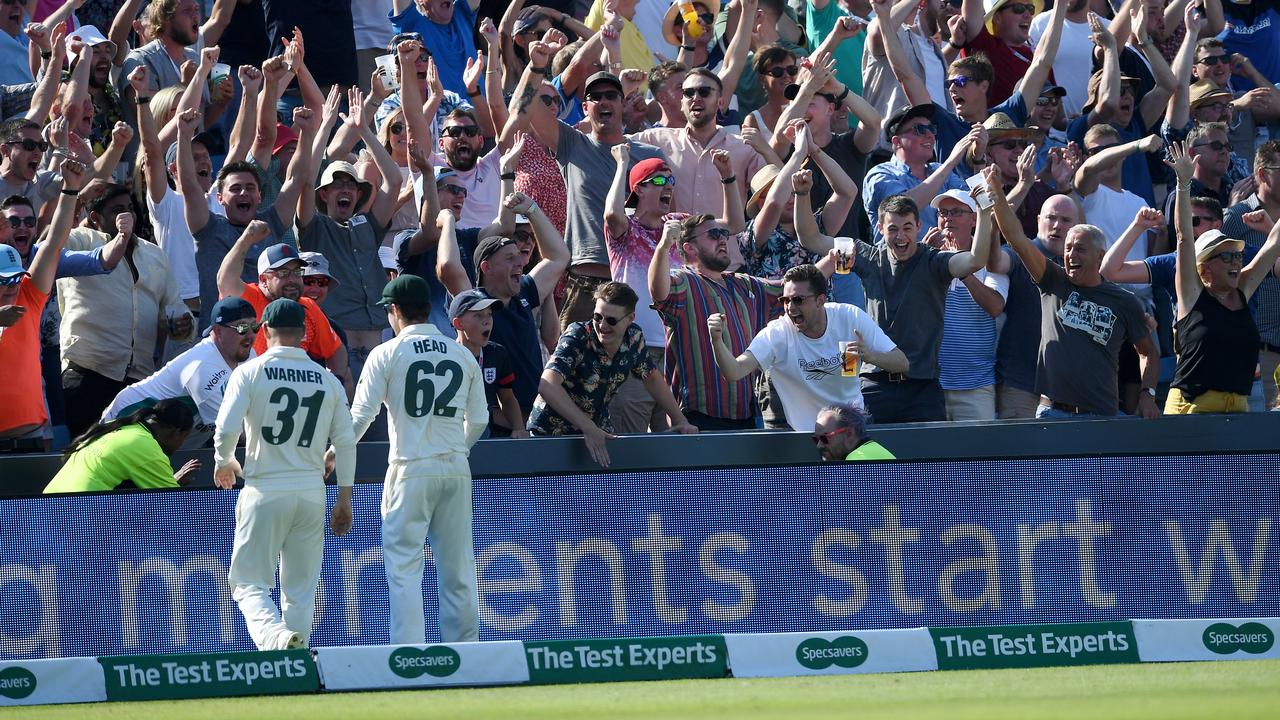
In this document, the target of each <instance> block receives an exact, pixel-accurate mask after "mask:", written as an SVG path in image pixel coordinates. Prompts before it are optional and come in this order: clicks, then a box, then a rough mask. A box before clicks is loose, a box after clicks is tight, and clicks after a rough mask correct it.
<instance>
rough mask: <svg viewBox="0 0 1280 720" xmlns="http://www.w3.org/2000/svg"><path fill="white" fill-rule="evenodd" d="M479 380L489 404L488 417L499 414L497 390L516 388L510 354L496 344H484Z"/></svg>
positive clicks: (481, 353) (481, 352) (514, 372)
mask: <svg viewBox="0 0 1280 720" xmlns="http://www.w3.org/2000/svg"><path fill="white" fill-rule="evenodd" d="M477 359H478V360H479V361H480V370H481V373H480V379H482V380H484V399H485V401H486V402H487V403H488V404H489V417H490V419H491V421H492V418H493V417H494V416H496V415H498V414H499V410H498V390H511V389H514V388H515V386H516V370H515V367H513V366H512V365H511V353H509V352H507V349H506V348H504V347H502V346H501V345H499V344H498V343H496V342H489V343H485V346H484V348H482V349H481V350H480V357H479V358H477Z"/></svg>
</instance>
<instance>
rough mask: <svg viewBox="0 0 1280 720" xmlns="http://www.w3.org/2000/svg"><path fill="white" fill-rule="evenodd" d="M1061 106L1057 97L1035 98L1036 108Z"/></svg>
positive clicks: (1043, 96) (1042, 96)
mask: <svg viewBox="0 0 1280 720" xmlns="http://www.w3.org/2000/svg"><path fill="white" fill-rule="evenodd" d="M1061 104H1062V98H1059V97H1058V96H1057V95H1041V96H1040V97H1038V98H1036V105H1037V106H1038V107H1049V106H1050V105H1052V106H1054V107H1057V106H1059V105H1061Z"/></svg>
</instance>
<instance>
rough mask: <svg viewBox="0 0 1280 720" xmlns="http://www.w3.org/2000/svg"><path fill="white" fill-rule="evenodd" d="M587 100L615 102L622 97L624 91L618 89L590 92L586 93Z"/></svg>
mask: <svg viewBox="0 0 1280 720" xmlns="http://www.w3.org/2000/svg"><path fill="white" fill-rule="evenodd" d="M586 98H587V102H613V101H615V100H621V99H622V93H620V92H618V91H617V90H605V91H603V92H589V93H587V94H586Z"/></svg>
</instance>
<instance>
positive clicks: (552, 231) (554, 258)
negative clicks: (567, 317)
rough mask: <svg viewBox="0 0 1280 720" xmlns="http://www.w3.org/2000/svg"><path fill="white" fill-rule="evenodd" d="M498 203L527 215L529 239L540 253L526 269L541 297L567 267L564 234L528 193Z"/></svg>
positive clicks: (508, 197)
mask: <svg viewBox="0 0 1280 720" xmlns="http://www.w3.org/2000/svg"><path fill="white" fill-rule="evenodd" d="M502 202H503V204H505V205H506V206H507V208H508V209H510V210H511V211H513V212H516V213H519V214H521V215H524V216H525V217H527V218H529V225H530V227H531V228H532V230H533V240H534V242H536V243H537V244H538V254H539V255H541V256H542V259H541V260H539V261H538V264H537V265H535V266H533V269H532V270H530V271H529V277H531V278H533V282H534V284H535V285H537V286H538V297H539V298H545V297H547V294H548V293H550V292H551V289H552V288H554V287H555V285H556V283H557V282H559V281H560V276H561V275H564V271H565V270H566V269H567V268H568V267H569V246H568V245H565V243H564V236H563V235H561V234H560V231H559V230H557V229H556V226H555V225H554V224H552V222H551V220H550V219H549V218H548V217H547V214H546V213H544V212H542V208H540V207H538V204H537V203H535V202H534V201H533V199H532V198H530V197H529V196H528V195H525V194H524V193H512V194H511V195H508V196H507V197H506V198H505V199H503V201H502ZM477 271H478V268H477Z"/></svg>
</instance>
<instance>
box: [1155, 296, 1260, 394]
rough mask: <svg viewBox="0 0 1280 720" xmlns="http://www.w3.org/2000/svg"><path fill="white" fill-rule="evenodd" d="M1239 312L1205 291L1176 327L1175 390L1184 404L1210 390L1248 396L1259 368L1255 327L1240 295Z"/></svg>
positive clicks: (1258, 341) (1247, 307)
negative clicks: (1184, 400)
mask: <svg viewBox="0 0 1280 720" xmlns="http://www.w3.org/2000/svg"><path fill="white" fill-rule="evenodd" d="M1236 293H1237V294H1238V295H1239V297H1240V305H1241V307H1240V309H1239V310H1228V309H1227V308H1226V307H1225V306H1223V304H1222V303H1220V302H1218V300H1217V298H1215V297H1213V295H1211V294H1210V293H1209V291H1208V290H1207V289H1206V290H1204V291H1202V292H1201V293H1200V298H1199V299H1197V300H1196V304H1195V305H1194V306H1193V307H1192V308H1191V312H1189V313H1187V315H1186V317H1184V318H1181V319H1179V320H1178V321H1177V323H1176V324H1175V325H1174V329H1175V330H1176V332H1177V343H1176V349H1177V351H1178V365H1177V368H1176V369H1175V370H1174V372H1173V383H1172V385H1173V387H1176V388H1178V389H1179V390H1181V391H1182V392H1183V395H1185V396H1187V399H1188V401H1189V400H1190V399H1191V398H1194V397H1196V396H1198V395H1202V394H1204V392H1206V391H1208V390H1218V391H1220V392H1231V393H1236V394H1238V395H1248V394H1249V393H1250V392H1252V390H1253V371H1254V370H1255V369H1256V368H1257V365H1258V345H1259V343H1260V342H1261V338H1260V337H1259V336H1258V326H1257V325H1256V324H1254V321H1253V315H1252V314H1251V313H1250V312H1249V303H1248V302H1246V300H1245V297H1244V293H1242V292H1240V290H1236Z"/></svg>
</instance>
